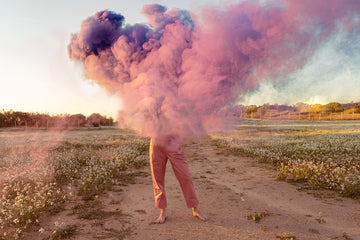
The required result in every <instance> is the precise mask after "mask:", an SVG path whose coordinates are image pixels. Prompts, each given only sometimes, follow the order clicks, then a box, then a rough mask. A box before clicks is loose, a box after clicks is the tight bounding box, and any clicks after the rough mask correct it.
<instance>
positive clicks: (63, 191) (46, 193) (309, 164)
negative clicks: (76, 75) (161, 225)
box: [0, 120, 360, 240]
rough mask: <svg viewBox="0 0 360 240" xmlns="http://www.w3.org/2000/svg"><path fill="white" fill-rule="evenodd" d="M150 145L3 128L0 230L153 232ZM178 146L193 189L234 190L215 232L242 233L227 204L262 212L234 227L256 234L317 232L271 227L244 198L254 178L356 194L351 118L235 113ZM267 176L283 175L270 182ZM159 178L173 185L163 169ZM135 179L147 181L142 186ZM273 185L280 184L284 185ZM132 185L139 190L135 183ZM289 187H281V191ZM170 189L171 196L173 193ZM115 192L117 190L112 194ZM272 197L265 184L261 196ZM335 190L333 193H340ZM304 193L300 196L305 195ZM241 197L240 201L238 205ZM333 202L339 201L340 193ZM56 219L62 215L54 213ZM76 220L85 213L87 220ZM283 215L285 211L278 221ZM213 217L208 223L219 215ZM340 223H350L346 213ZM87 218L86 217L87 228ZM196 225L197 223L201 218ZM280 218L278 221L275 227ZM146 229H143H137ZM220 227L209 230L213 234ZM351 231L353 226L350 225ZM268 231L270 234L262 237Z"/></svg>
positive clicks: (359, 134)
mask: <svg viewBox="0 0 360 240" xmlns="http://www.w3.org/2000/svg"><path fill="white" fill-rule="evenodd" d="M148 144H149V139H148V138H144V137H141V136H139V135H136V134H135V133H133V132H131V131H126V130H121V129H116V128H108V129H106V128H102V129H97V128H94V129H92V130H91V129H90V130H89V129H87V130H79V129H78V130H72V131H50V130H40V131H11V130H9V129H8V130H6V131H2V132H0V189H1V193H0V194H1V202H0V239H1V240H4V239H22V238H23V239H65V238H69V237H70V238H71V237H74V236H77V237H76V238H75V239H91V238H89V236H90V235H91V236H92V238H94V239H141V236H146V233H151V232H152V231H153V232H156V231H157V229H156V228H155V227H152V225H147V224H145V225H144V224H141V222H143V221H145V222H146V221H147V217H146V220H144V214H145V215H146V211H149V210H148V208H150V206H151V207H152V205H151V204H152V201H153V200H152V199H151V198H152V187H151V177H150V176H149V173H150V170H149V166H148V156H147V152H148ZM184 151H185V153H186V154H187V158H188V161H189V165H190V169H191V170H192V174H193V178H194V184H195V186H199V187H198V189H197V191H198V192H200V193H203V194H204V195H205V194H206V195H207V196H209V197H210V196H212V195H213V194H216V193H215V191H214V189H217V190H218V191H221V192H222V191H226V193H227V194H230V193H232V195H231V194H230V195H231V197H228V201H229V202H230V203H231V204H229V205H226V206H225V208H226V209H225V210H224V209H223V211H222V214H226V217H227V218H229V219H228V220H227V221H226V223H221V224H223V227H224V228H225V229H227V230H228V231H227V232H226V234H225V233H224V234H225V235H223V236H227V237H224V238H219V239H232V237H233V236H240V235H239V234H243V233H242V232H243V231H240V232H241V233H240V232H239V231H238V229H233V228H230V227H229V226H228V225H227V224H230V223H231V224H238V223H239V221H240V220H239V219H238V218H236V219H235V218H234V219H233V218H232V217H233V216H231V212H234V211H235V209H236V211H239V212H244V211H245V209H248V210H246V211H247V213H246V214H245V215H241V218H240V219H241V221H247V222H249V220H252V219H254V222H256V223H257V222H259V221H260V219H268V220H267V221H269V222H270V223H268V224H269V225H267V226H265V225H262V227H260V228H261V231H260V232H259V229H257V227H254V226H253V225H249V223H246V224H244V222H242V224H241V226H242V227H244V226H247V227H248V231H250V230H249V229H251V230H252V231H253V233H252V234H253V236H257V237H258V238H257V239H273V238H275V237H276V238H277V239H278V237H279V238H280V239H291V236H293V235H294V236H295V234H296V236H297V237H301V236H308V235H307V234H310V235H311V236H315V237H316V236H320V235H317V232H319V230H318V229H315V228H311V229H312V230H311V231H310V230H308V232H307V233H304V231H303V232H299V233H295V232H294V231H295V230H294V231H291V230H292V229H293V228H291V227H289V226H287V225H286V224H287V223H286V224H285V223H284V226H282V225H281V221H278V220H277V221H278V222H279V223H278V225H276V226H274V228H273V229H271V226H270V225H271V219H272V218H275V217H276V216H277V215H276V214H274V213H271V212H270V213H269V212H268V208H270V207H267V209H265V207H264V206H263V205H262V204H263V203H261V204H260V203H259V204H256V205H251V204H253V203H251V204H250V203H249V204H250V205H246V204H245V203H247V200H248V199H249V200H250V198H251V197H252V195H251V194H254V192H253V191H257V190H259V189H261V191H263V193H264V194H265V193H266V192H264V191H269V190H267V189H263V188H262V187H260V186H259V185H257V186H258V187H257V188H255V187H254V188H250V187H249V186H250V185H252V184H255V185H256V184H259V181H260V185H264V186H267V185H273V187H276V186H278V185H279V184H280V183H283V184H288V183H289V182H290V183H292V184H301V185H300V186H296V188H297V190H301V189H306V190H307V191H308V192H307V193H306V194H310V193H311V194H313V195H314V196H317V197H319V196H320V198H322V197H323V195H324V194H321V192H322V191H323V190H324V191H328V190H330V192H326V196H333V197H334V196H337V194H340V195H341V196H343V197H350V198H353V199H355V200H356V199H359V196H360V154H359V153H360V122H359V121H337V122H335V121H332V122H330V121H329V122H325V121H322V122H310V121H254V120H252V121H242V122H240V123H239V125H238V126H237V128H236V129H235V130H234V131H231V132H222V133H217V134H213V135H211V136H208V137H207V138H205V139H195V140H191V141H187V142H186V143H184ZM264 163H266V164H265V166H267V167H265V168H266V169H267V170H266V171H267V172H266V174H264V172H263V171H264V169H263V168H264V167H263V165H262V164H264ZM249 164H250V165H249ZM257 164H260V165H259V166H258V165H257ZM244 166H245V167H244ZM254 166H255V167H256V169H255V168H254ZM259 169H260V170H259ZM259 172H260V173H261V174H264V175H266V176H267V175H269V176H270V175H271V176H272V177H269V178H266V179H265V178H262V177H263V176H258V175H259ZM261 174H260V175H261ZM259 177H260V179H261V180H259ZM275 178H276V179H277V180H283V181H281V182H278V181H276V180H275ZM167 181H169V182H170V183H173V182H175V183H174V184H176V180H174V179H172V178H171V174H170V180H167ZM244 181H247V182H246V187H245V186H242V185H241V184H243V183H244ZM284 181H285V182H284ZM142 182H146V183H147V184H145V185H144V186H142V185H141V184H142ZM286 182H288V183H286ZM230 183H231V184H230ZM235 183H236V184H235ZM139 184H140V185H139ZM169 185H170V184H169ZM288 185H290V184H288ZM221 186H223V187H221ZM224 186H225V187H224ZM279 186H280V185H279ZM281 186H282V187H281V188H282V189H284V186H285V185H281ZM290 186H292V185H290ZM287 188H288V187H287ZM287 188H286V189H287ZM136 189H138V190H139V191H137V192H134V191H135V190H136ZM297 190H296V191H297ZM213 191H214V192H213ZM292 191H293V190H291V188H289V190H288V192H289V193H288V194H289V196H291V193H290V192H292ZM294 191H295V190H294ZM296 191H295V192H296ZM172 192H174V196H175V195H176V197H173V198H171V193H172ZM175 192H176V193H175ZM319 192H320V193H319ZM295 194H297V193H295ZM299 194H302V193H301V192H300V193H299ZM115 195H116V196H118V197H114V196H115ZM169 195H170V196H169V198H170V199H174V200H173V201H175V202H176V201H180V200H181V199H180V200H178V189H172V188H170V190H169ZM230 195H229V196H230ZM265 195H266V194H265ZM135 196H136V199H137V198H140V199H143V200H144V199H148V198H149V200H146V201H145V202H138V201H135V202H134V200H129V199H128V202H127V201H126V199H127V198H131V197H135ZM215 196H216V195H215ZM215 196H214V199H215V198H216V197H215ZM311 196H312V195H311ZM204 197H205V199H203V201H202V202H203V204H204V206H209V207H210V208H211V207H212V206H213V205H216V206H217V205H219V204H220V203H218V202H217V201H215V200H210V199H212V198H209V199H206V198H208V197H206V196H204ZM263 197H265V196H263ZM263 197H262V198H263ZM270 197H271V193H270V192H269V193H268V198H270ZM292 198H293V197H290V199H292ZM122 199H123V200H122ZM175 199H176V200H175ZM334 199H336V201H340V200H339V199H341V197H340V196H339V197H334ZM269 201H270V199H269ZM277 201H278V200H277ZM312 201H313V200H312V199H308V202H309V203H310V202H311V203H312ZM334 201H335V200H334ZM242 202H243V206H239V204H240V203H242ZM250 202H254V201H250ZM341 202H342V204H345V202H346V203H347V200H341ZM277 204H280V203H277ZM349 204H350V205H351V204H352V205H351V207H349V209H352V207H353V208H358V205H357V204H358V203H356V202H355V201H354V202H349ZM354 204H355V205H354ZM180 205H181V203H180ZM109 206H119V207H109ZM124 206H127V207H124ZM145 206H146V207H145ZM321 207H323V208H324V209H325V210H322V211H326V209H327V206H326V205H325V206H321ZM114 208H115V209H114ZM118 208H121V211H119V210H117V209H118ZM133 208H134V209H133ZM152 208H153V207H152ZM212 208H213V207H212ZM319 208H320V206H319ZM129 209H132V210H131V211H130V210H129ZM250 209H251V210H250ZM270 209H271V208H270ZM271 211H273V212H276V211H278V210H271ZM288 211H291V210H288ZM134 212H135V213H136V215H135V216H134ZM65 213H66V214H65ZM212 214H213V217H214V216H218V215H221V213H220V212H216V210H215V209H214V210H213V212H212V213H210V217H211V216H212ZM69 216H70V217H69ZM309 216H312V215H311V214H306V217H307V218H309ZM149 217H155V215H154V216H149ZM306 217H305V218H306ZM60 218H64V219H67V220H61V221H60V220H58V219H60ZM295 218H296V219H297V218H298V216H297V217H294V219H295ZM329 218H330V217H329ZM70 219H72V220H70ZM314 219H315V220H316V219H317V220H316V221H318V222H319V224H323V223H325V220H324V219H323V217H322V216H316V217H315V216H314ZM84 221H92V222H89V223H88V224H85V223H84ZM94 221H95V222H96V221H100V222H101V224H100V223H99V222H97V224H98V225H93V224H94ZM114 221H116V222H118V225H117V227H118V228H116V227H104V226H103V225H104V224H105V225H106V224H107V223H108V224H110V223H111V222H114ZM134 221H135V222H136V224H135V223H134ZM214 221H215V220H214ZM232 221H233V222H232ZM241 221H240V222H241ZM261 221H264V220H261ZM265 221H266V220H265ZM288 221H289V219H286V220H285V222H288ZM294 221H295V220H294ZM296 221H299V220H298V219H297V220H296ZM322 221H323V222H322ZM357 221H358V219H355V220H354V221H353V222H354V224H355V225H356V224H359V223H358V222H357ZM180 222H181V221H180ZM290 222H291V221H290ZM50 223H51V224H50ZM215 223H216V224H215ZM215 223H214V224H215V225H216V226H219V224H220V223H219V222H215ZM330 223H331V219H328V224H330ZM167 224H168V225H167V227H168V232H167V234H175V233H174V229H175V228H177V229H179V228H178V225H172V224H175V223H171V222H169V223H167ZM209 224H212V222H211V221H210V223H209ZM221 224H220V225H221ZM344 224H345V225H346V226H351V224H349V223H348V222H345V223H344ZM85 225H88V228H86V227H85ZM80 226H81V227H80ZM149 226H150V227H149ZM194 226H195V227H197V228H204V226H202V225H199V226H197V225H194ZM194 226H193V225H192V227H194ZM264 226H265V227H264ZM286 226H287V227H286ZM294 226H295V224H294ZM294 226H293V227H294ZM339 226H341V224H340V225H339ZM205 227H206V226H205ZM207 227H209V229H210V228H211V229H213V228H214V226H207ZM282 227H284V229H283V230H282V231H280V230H281V228H282ZM295 227H296V226H295ZM80 228H81V229H80ZM84 228H86V229H89V230H88V232H91V229H97V230H96V231H95V230H93V231H95V232H92V233H91V234H90V233H84ZM169 228H170V229H169ZM99 229H100V230H101V231H100V230H99ZM209 229H207V230H206V231H205V230H204V233H203V235H198V239H206V238H207V237H208V235H206V234H205V232H207V234H209V232H212V231H213V230H211V231H210V230H209ZM309 229H310V228H309ZM349 229H350V227H349ZM177 231H180V230H177ZM285 231H286V232H285ZM321 231H324V232H325V233H324V234H328V235H331V234H333V235H332V236H333V237H334V238H321V237H319V238H307V237H306V238H303V239H351V237H350V236H349V235H348V233H347V232H349V231H350V230H348V229H347V230H340V231H343V232H342V233H341V234H342V235H341V234H338V233H337V232H335V233H333V232H331V231H330V232H326V231H329V230H326V231H325V230H321ZM321 231H320V232H321ZM334 231H335V230H334ZM144 232H146V233H145V235H142V234H144ZM309 232H310V233H309ZM220 233H221V232H220ZM220 233H219V232H217V233H214V232H212V234H213V235H211V236H215V235H216V234H220ZM357 233H358V232H356V231H355V232H353V233H352V234H353V235H356V234H357ZM86 234H87V235H86ZM134 234H135V235H134ZM181 234H183V235H182V236H183V238H180V239H188V238H186V236H188V235H186V234H194V233H192V232H191V231H190V230H189V229H188V230H186V231H185V232H184V233H181ZM204 234H205V235H204ZM214 234H215V235H214ZM271 234H272V235H271ZM336 234H338V235H336ZM270 235H271V236H273V238H261V236H270ZM184 236H185V237H184ZM191 236H195V235H191ZM196 236H197V235H196ZM321 236H322V235H321ZM169 237H173V238H174V237H175V238H177V237H178V236H177V235H164V237H163V238H159V239H169ZM336 237H338V238H336ZM214 239H217V238H214ZM300 239H301V238H300Z"/></svg>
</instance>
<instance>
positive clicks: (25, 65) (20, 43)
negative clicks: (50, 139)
mask: <svg viewBox="0 0 360 240" xmlns="http://www.w3.org/2000/svg"><path fill="white" fill-rule="evenodd" d="M231 1H232V0H229V1H226V2H231ZM213 2H216V3H219V2H221V3H224V1H215V0H213V1H212V0H201V1H199V0H196V1H193V0H182V1H165V0H161V1H154V0H147V1H145V0H132V1H125V0H102V1H100V0H62V1H58V0H57V1H55V0H33V1H29V0H1V1H0V29H1V34H0V109H5V110H9V109H13V110H16V111H29V112H33V111H38V112H42V113H50V114H57V113H83V114H85V115H89V114H91V113H93V112H99V113H101V114H105V115H108V116H113V117H116V113H117V110H119V109H120V108H121V102H120V100H119V97H118V96H108V95H107V94H106V92H105V91H104V90H103V89H101V88H99V87H97V86H96V85H93V84H92V83H91V82H90V81H89V80H86V79H84V77H83V75H82V71H81V69H79V68H78V67H76V66H75V65H74V63H73V62H71V61H70V60H69V58H68V56H67V49H66V47H67V44H68V42H69V39H70V34H71V33H75V32H78V31H79V29H80V24H81V21H82V20H84V19H85V18H87V17H88V16H90V15H92V14H94V13H95V12H97V11H99V10H104V9H108V10H112V11H115V12H118V13H121V14H122V15H124V16H125V19H126V23H128V24H134V23H146V19H145V18H144V17H143V16H142V15H141V14H140V10H141V8H142V6H143V4H148V3H159V4H162V5H165V6H167V7H168V8H169V9H170V8H173V7H177V8H182V9H188V10H192V11H194V9H195V10H196V9H197V6H198V5H202V4H209V3H213ZM233 2H236V1H235V0H233ZM343 40H344V38H343V36H342V35H341V34H339V35H337V36H334V37H333V38H331V39H330V40H329V41H328V42H325V43H324V44H323V45H322V47H321V48H320V49H319V51H317V52H316V53H315V55H314V57H313V58H312V59H311V61H309V63H308V64H307V65H306V66H305V68H304V69H300V70H299V71H297V72H296V73H294V74H293V76H292V78H293V80H292V81H291V83H289V84H287V85H284V86H283V87H282V88H281V89H275V88H274V87H273V86H271V85H270V84H267V83H266V82H265V83H263V84H262V85H261V87H260V89H259V90H257V91H255V93H252V94H249V95H246V96H245V97H243V100H242V103H245V104H258V105H259V104H263V103H266V102H270V103H279V104H295V103H296V102H299V101H303V102H309V103H326V102H329V101H339V102H350V101H355V102H356V101H360V97H359V94H358V92H359V89H360V70H359V69H360V68H359V66H360V54H356V52H358V53H359V52H360V43H359V37H356V38H353V39H352V41H356V42H353V43H350V44H352V45H353V47H352V48H350V49H351V52H343V51H338V46H339V45H341V44H344V42H343ZM345 44H347V43H345Z"/></svg>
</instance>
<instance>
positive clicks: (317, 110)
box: [308, 104, 325, 113]
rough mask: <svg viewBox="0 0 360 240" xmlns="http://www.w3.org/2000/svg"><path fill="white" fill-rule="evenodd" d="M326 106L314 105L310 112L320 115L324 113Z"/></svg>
mask: <svg viewBox="0 0 360 240" xmlns="http://www.w3.org/2000/svg"><path fill="white" fill-rule="evenodd" d="M324 109H325V108H324V106H323V105H321V104H313V105H311V106H310V108H309V109H308V110H309V112H313V113H320V112H324Z"/></svg>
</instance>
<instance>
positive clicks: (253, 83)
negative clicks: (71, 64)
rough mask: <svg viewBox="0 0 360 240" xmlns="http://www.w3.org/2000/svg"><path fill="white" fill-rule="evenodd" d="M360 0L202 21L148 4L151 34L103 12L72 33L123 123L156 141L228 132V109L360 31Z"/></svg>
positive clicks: (73, 50) (81, 58) (277, 4)
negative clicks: (338, 37) (335, 39)
mask: <svg viewBox="0 0 360 240" xmlns="http://www.w3.org/2000/svg"><path fill="white" fill-rule="evenodd" d="M359 12H360V2H359V1H356V0H353V1H352V0H342V1H340V0H328V1H310V0H305V1H304V0H293V1H287V0H278V1H271V2H270V3H268V4H263V3H260V2H257V1H245V2H240V3H237V4H232V5H228V6H222V7H204V8H203V10H202V11H201V12H200V14H198V15H195V14H194V13H190V12H188V11H185V10H180V9H171V10H167V9H166V8H165V7H164V6H161V5H158V4H152V5H145V6H144V7H143V9H142V13H143V14H145V16H146V17H147V18H148V20H149V24H150V27H149V26H147V25H142V24H135V25H124V24H123V23H124V17H123V16H122V15H120V14H117V13H114V12H111V11H101V12H98V13H96V14H95V15H94V16H91V17H89V18H87V19H85V20H84V21H83V22H82V24H81V29H80V32H79V33H77V34H74V35H72V38H71V42H70V44H69V46H68V52H69V57H70V58H71V59H72V60H74V61H75V62H80V63H81V64H83V65H84V67H85V74H86V76H87V77H88V78H90V79H92V80H93V81H95V82H96V83H97V84H99V85H100V86H102V87H104V88H105V89H106V90H108V91H109V92H112V93H113V92H116V93H119V95H120V96H121V98H122V102H123V105H124V106H123V109H122V110H121V111H120V113H119V120H120V122H121V124H122V125H123V126H127V127H132V128H134V129H136V130H138V131H139V132H141V133H143V134H145V135H148V136H157V135H161V134H178V135H180V136H183V137H184V136H188V135H199V134H204V133H207V132H209V131H213V130H218V129H223V128H224V127H226V126H227V121H228V120H229V119H230V118H231V114H230V113H229V111H228V109H229V108H231V107H232V106H233V105H234V104H236V101H237V100H238V99H239V96H241V95H242V94H244V93H246V92H248V91H251V90H254V89H256V88H257V87H258V85H259V83H260V81H261V80H262V79H267V80H272V81H274V82H275V83H277V84H281V83H282V82H283V81H285V80H286V79H287V77H288V75H289V74H291V73H292V72H294V71H296V70H297V69H300V68H301V67H302V66H304V64H305V63H306V61H307V60H308V59H309V57H310V56H311V55H312V54H313V52H314V51H315V50H316V49H317V48H318V47H319V46H320V45H321V43H322V42H323V41H325V40H326V39H327V38H329V37H330V36H331V35H332V34H335V32H336V31H337V29H338V28H337V27H338V26H339V24H343V25H344V30H346V31H358V30H356V29H358V28H359V26H358V25H359V22H358V21H356V17H359Z"/></svg>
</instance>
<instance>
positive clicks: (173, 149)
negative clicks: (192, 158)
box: [150, 135, 199, 208]
mask: <svg viewBox="0 0 360 240" xmlns="http://www.w3.org/2000/svg"><path fill="white" fill-rule="evenodd" d="M168 159H169V160H170V162H171V165H172V168H173V170H174V173H175V176H176V178H177V179H178V181H179V183H180V186H181V189H182V192H183V194H184V197H185V201H186V205H187V207H188V208H193V207H196V206H197V205H198V204H199V201H198V199H197V197H196V194H195V189H194V185H193V182H192V177H191V174H190V171H189V167H188V164H187V162H186V159H185V155H184V152H183V151H182V150H181V140H180V138H178V137H176V136H174V135H169V136H164V137H157V138H153V139H151V141H150V165H151V173H152V179H153V185H154V195H155V207H157V208H166V206H167V202H166V196H165V170H166V163H167V160H168Z"/></svg>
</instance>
